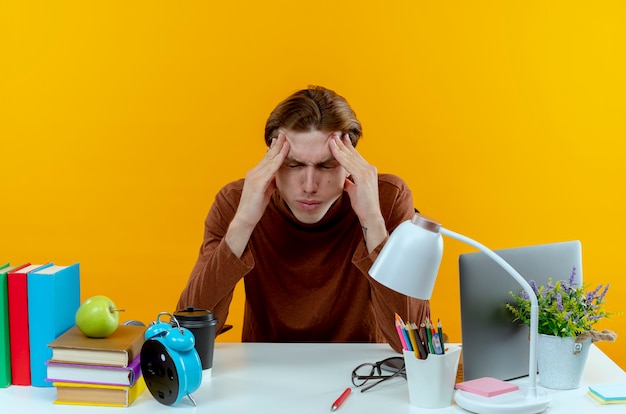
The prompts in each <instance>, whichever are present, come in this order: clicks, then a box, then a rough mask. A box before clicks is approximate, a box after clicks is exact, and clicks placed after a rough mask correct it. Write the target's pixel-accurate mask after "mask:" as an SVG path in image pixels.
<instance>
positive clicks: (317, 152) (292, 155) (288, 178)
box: [276, 131, 348, 224]
mask: <svg viewBox="0 0 626 414" xmlns="http://www.w3.org/2000/svg"><path fill="white" fill-rule="evenodd" d="M286 136H287V141H288V142H289V154H287V158H285V161H284V162H283V165H282V166H281V167H280V168H279V170H278V172H277V173H276V186H277V188H278V191H279V193H280V195H281V196H282V197H283V199H284V200H285V201H286V203H287V205H288V206H289V208H290V209H291V211H292V213H293V214H294V215H295V216H296V218H297V219H298V220H300V221H301V222H303V223H307V224H311V223H317V222H318V221H320V220H321V219H322V218H323V217H324V215H325V214H326V212H327V211H328V209H330V207H331V206H332V204H333V203H334V202H335V201H336V200H337V198H339V196H340V195H341V193H342V192H343V186H344V182H345V179H346V177H347V176H348V174H347V172H346V170H345V169H344V168H343V167H342V166H341V165H340V164H339V162H338V161H337V160H336V159H335V158H334V157H333V155H332V154H331V152H330V148H329V146H328V140H329V139H330V137H331V136H332V132H321V131H309V132H294V131H287V132H286Z"/></svg>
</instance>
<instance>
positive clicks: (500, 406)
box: [369, 214, 551, 414]
mask: <svg viewBox="0 0 626 414" xmlns="http://www.w3.org/2000/svg"><path fill="white" fill-rule="evenodd" d="M442 234H444V235H446V236H449V237H452V238H454V239H457V240H460V241H462V242H464V243H467V244H469V245H471V246H474V247H475V248H477V249H478V250H480V251H482V252H483V253H485V254H486V255H487V256H489V257H490V258H491V259H493V260H494V261H495V262H496V263H498V264H499V265H500V266H502V268H504V270H506V271H507V272H508V273H509V274H510V275H511V276H512V277H513V278H514V279H515V280H516V281H517V282H518V283H519V284H520V285H522V287H523V288H524V290H525V291H526V292H527V293H528V296H529V297H530V303H531V306H530V358H529V361H528V372H529V378H528V385H527V386H522V385H520V389H519V390H518V391H514V392H509V393H505V394H501V395H497V396H494V397H483V396H480V395H477V394H472V393H469V392H466V391H461V390H457V391H456V393H455V396H454V399H455V401H456V403H457V404H458V405H459V406H460V407H461V408H464V409H465V410H467V411H471V412H474V413H481V414H489V413H494V414H501V413H507V414H532V413H539V412H542V411H544V410H545V409H546V408H547V407H548V406H549V405H550V402H551V397H550V395H549V394H548V393H547V392H545V391H544V390H538V389H537V325H538V303H537V296H536V295H535V292H533V290H532V288H531V287H530V285H529V284H528V282H526V280H525V279H524V278H523V277H522V276H521V275H520V274H519V273H518V272H517V271H516V270H515V269H514V268H513V267H512V266H511V265H510V264H508V263H507V262H506V261H505V260H504V259H502V258H501V257H500V256H498V255H497V254H496V253H494V252H493V251H491V250H489V249H488V248H487V247H485V246H483V245H482V244H480V243H478V242H476V241H474V240H472V239H470V238H468V237H465V236H463V235H461V234H458V233H455V232H452V231H450V230H447V229H445V228H443V227H441V225H440V224H439V223H437V222H435V221H433V220H431V219H429V218H426V217H424V216H422V215H420V214H416V215H415V216H414V217H413V219H412V220H410V221H409V220H407V221H405V222H404V223H402V224H400V225H399V226H398V227H397V228H396V229H395V230H394V232H393V233H392V234H391V236H389V239H388V240H387V243H386V244H385V246H384V247H383V249H382V251H381V252H380V254H379V255H378V258H377V259H376V261H375V262H374V265H373V266H372V267H371V269H370V271H369V274H370V275H371V276H372V277H373V278H374V279H376V280H377V281H378V282H380V283H382V284H383V285H385V286H387V287H388V288H390V289H393V290H395V291H396V292H399V293H402V294H404V295H407V296H411V297H414V298H418V299H430V296H431V295H432V292H433V287H434V285H435V280H436V279H437V272H438V270H439V264H440V263H441V256H442V254H443V240H442V237H441V235H442Z"/></svg>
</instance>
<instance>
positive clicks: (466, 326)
mask: <svg viewBox="0 0 626 414" xmlns="http://www.w3.org/2000/svg"><path fill="white" fill-rule="evenodd" d="M494 252H495V253H497V254H498V255H499V256H501V257H502V258H503V259H504V260H505V261H507V262H508V263H509V264H510V265H511V266H513V268H515V270H517V271H518V272H519V273H520V275H522V276H523V277H524V279H526V280H527V281H529V282H530V280H534V281H535V282H536V283H537V285H544V284H546V283H547V282H548V279H549V278H550V277H552V279H553V281H557V280H568V279H569V277H570V276H571V274H572V270H573V268H575V269H576V270H575V273H576V274H575V277H574V281H575V283H576V284H578V285H581V284H582V248H581V244H580V241H566V242H559V243H550V244H541V245H534V246H525V247H516V248H510V249H502V250H494ZM459 278H460V289H461V290H460V299H461V335H462V343H463V354H462V355H463V380H464V381H468V380H472V379H476V378H481V377H494V378H497V379H500V380H505V381H506V380H510V379H514V378H520V377H524V376H527V375H528V358H529V345H530V344H529V343H528V327H527V326H525V325H519V323H518V322H512V320H513V316H512V315H511V313H510V311H509V310H507V309H506V307H505V305H506V304H507V303H512V300H513V298H512V297H511V295H510V294H509V292H514V293H517V294H519V293H520V292H521V291H522V289H523V288H522V286H521V285H520V284H519V283H517V281H515V279H513V277H512V276H510V275H509V274H508V273H507V272H505V271H504V269H502V267H500V265H498V264H497V263H496V262H494V261H493V260H492V259H490V258H489V257H488V256H487V255H486V254H484V253H482V252H477V253H466V254H462V255H460V256H459Z"/></svg>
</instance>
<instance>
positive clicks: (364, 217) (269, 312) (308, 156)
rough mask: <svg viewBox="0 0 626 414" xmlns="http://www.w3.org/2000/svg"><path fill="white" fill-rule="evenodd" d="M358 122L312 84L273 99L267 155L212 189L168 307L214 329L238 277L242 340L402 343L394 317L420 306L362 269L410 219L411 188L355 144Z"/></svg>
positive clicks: (420, 315)
mask: <svg viewBox="0 0 626 414" xmlns="http://www.w3.org/2000/svg"><path fill="white" fill-rule="evenodd" d="M360 137H361V125H360V123H359V121H358V120H357V118H356V115H355V114H354V111H353V110H352V109H351V108H350V106H349V105H348V103H347V102H346V100H345V99H344V98H342V97H341V96H339V95H337V94H336V93H334V92H333V91H331V90H328V89H325V88H322V87H310V88H308V89H304V90H301V91H298V92H296V93H294V94H293V95H291V96H289V97H288V98H287V99H285V100H284V101H283V102H281V103H280V104H278V106H277V107H276V108H275V109H274V111H273V112H272V113H271V114H270V116H269V118H268V120H267V123H266V127H265V141H266V143H267V145H268V149H267V152H266V154H265V156H264V157H263V159H262V160H261V161H260V162H259V164H258V165H257V166H256V167H254V168H253V169H252V170H250V171H249V172H248V173H247V174H246V177H245V179H243V180H239V181H235V182H232V183H230V184H227V185H226V186H225V187H223V188H222V190H221V191H220V192H219V193H218V194H217V196H216V198H215V202H214V203H213V206H212V207H211V209H210V211H209V214H208V216H207V218H206V221H205V230H204V242H203V244H202V247H201V248H200V254H199V257H198V260H197V262H196V265H195V267H194V269H193V271H192V273H191V276H190V278H189V281H188V282H187V286H186V287H185V289H184V290H183V292H182V294H181V296H180V299H179V302H178V309H184V308H186V307H187V306H194V307H196V308H199V309H212V310H213V312H214V313H215V316H216V317H217V318H218V326H217V330H218V332H219V330H220V329H221V327H222V326H223V324H224V322H225V321H226V317H227V315H228V308H229V305H230V302H231V300H232V295H233V289H234V288H235V285H236V284H237V282H238V281H239V280H241V279H242V278H243V279H244V284H245V291H246V304H245V314H244V325H243V333H242V340H243V341H261V342H388V343H389V344H390V345H391V346H392V347H393V348H394V349H395V350H396V351H400V350H401V349H402V348H401V343H400V340H399V338H398V334H397V331H396V328H395V317H394V316H395V313H398V314H399V315H400V316H401V317H402V318H405V320H411V321H422V320H424V318H425V317H426V316H427V315H428V312H429V304H428V302H427V301H421V300H417V299H412V298H408V297H406V296H404V295H401V294H399V293H396V292H394V291H392V290H390V289H388V288H386V287H384V286H382V285H381V284H379V283H378V282H376V281H374V280H373V279H372V278H371V277H370V276H369V275H368V273H367V272H368V270H369V268H370V267H371V266H372V263H373V262H374V260H375V259H376V257H377V255H378V253H379V252H380V250H381V249H382V246H383V245H384V242H385V241H386V240H387V238H388V237H389V233H391V231H393V229H395V227H396V226H398V225H399V224H400V223H401V222H403V221H405V220H408V219H410V218H412V217H413V215H414V205H413V198H412V195H411V191H410V190H409V188H408V187H407V186H406V184H405V183H404V181H402V180H401V179H400V178H398V177H396V176H393V175H384V174H381V175H379V174H378V173H377V171H376V168H375V167H374V166H372V165H370V164H369V163H368V162H367V161H366V160H365V159H364V158H363V157H362V156H361V155H360V154H359V153H358V152H357V151H356V150H355V146H356V144H357V142H358V140H359V138H360Z"/></svg>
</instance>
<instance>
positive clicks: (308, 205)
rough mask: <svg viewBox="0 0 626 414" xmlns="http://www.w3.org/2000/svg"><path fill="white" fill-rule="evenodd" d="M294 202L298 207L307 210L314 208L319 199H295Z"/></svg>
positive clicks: (318, 204)
mask: <svg viewBox="0 0 626 414" xmlns="http://www.w3.org/2000/svg"><path fill="white" fill-rule="evenodd" d="M296 203H297V204H298V207H300V208H301V209H302V210H308V211H310V210H315V209H316V208H317V207H319V206H320V204H321V203H320V202H319V201H315V200H297V201H296Z"/></svg>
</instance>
